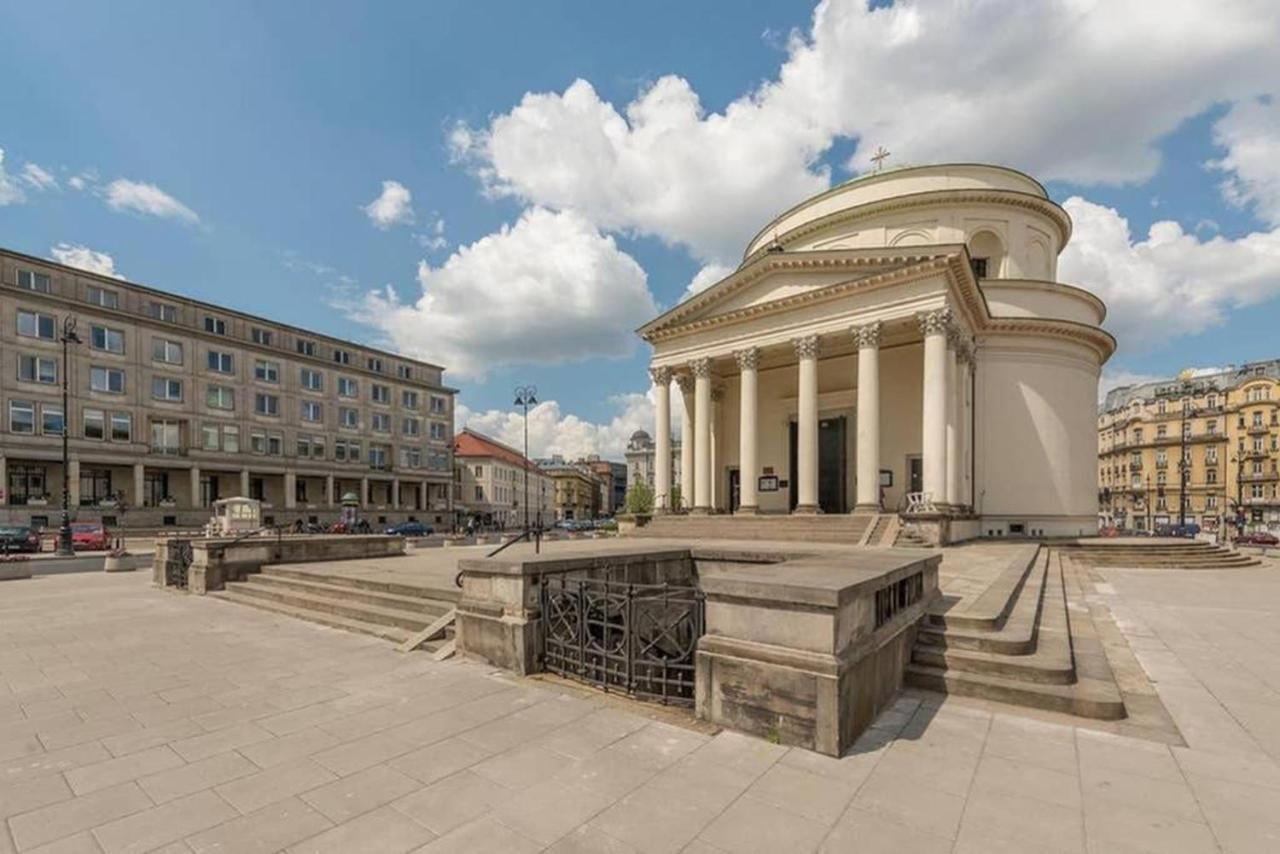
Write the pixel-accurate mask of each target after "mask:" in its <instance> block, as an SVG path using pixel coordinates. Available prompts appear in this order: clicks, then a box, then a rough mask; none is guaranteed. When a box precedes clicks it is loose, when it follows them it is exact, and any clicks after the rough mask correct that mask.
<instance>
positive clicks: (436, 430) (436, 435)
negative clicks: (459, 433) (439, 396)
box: [431, 421, 449, 441]
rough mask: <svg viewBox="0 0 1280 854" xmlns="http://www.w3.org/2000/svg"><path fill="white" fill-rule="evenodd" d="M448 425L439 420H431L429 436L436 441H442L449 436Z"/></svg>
mask: <svg viewBox="0 0 1280 854" xmlns="http://www.w3.org/2000/svg"><path fill="white" fill-rule="evenodd" d="M448 429H449V428H448V427H446V426H445V425H444V424H443V423H442V422H440V421H432V422H431V438H432V439H435V440H436V441H444V440H445V439H448V438H449V433H448Z"/></svg>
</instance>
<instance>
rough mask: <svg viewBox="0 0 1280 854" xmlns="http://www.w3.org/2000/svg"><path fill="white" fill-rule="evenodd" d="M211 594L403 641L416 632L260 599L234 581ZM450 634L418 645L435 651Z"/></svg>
mask: <svg viewBox="0 0 1280 854" xmlns="http://www.w3.org/2000/svg"><path fill="white" fill-rule="evenodd" d="M209 595H210V596H212V597H214V598H218V599H222V600H224V601H226V602H234V603H235V604H237V605H248V606H249V607H251V608H258V609H260V610H263V611H270V612H272V613H275V614H281V615H283V616H287V617H291V618H293V619H298V620H306V621H308V622H312V623H319V624H320V625H324V626H329V627H331V628H335V629H345V630H346V631H349V632H359V633H360V634H365V635H372V636H374V637H379V638H383V639H385V640H389V641H393V642H395V643H404V641H406V640H407V639H408V638H409V637H410V636H411V635H412V634H413V632H410V631H407V630H405V629H402V628H398V627H396V626H387V625H382V624H380V623H371V622H366V621H364V620H358V619H354V618H351V617H342V616H338V615H337V614H328V613H324V612H322V611H312V610H309V609H307V608H297V607H294V606H292V605H286V604H284V603H282V602H276V601H274V600H271V599H261V598H258V597H256V596H246V595H244V593H243V592H242V590H240V589H237V588H236V585H234V584H230V585H227V589H226V590H223V591H220V592H217V593H210V594H209ZM450 636H451V633H450ZM447 638H448V636H446V638H444V639H437V640H434V641H429V642H428V643H425V644H423V645H422V646H421V647H419V649H425V650H429V651H434V650H435V649H438V648H439V647H440V645H441V644H443V643H444V642H445V640H447Z"/></svg>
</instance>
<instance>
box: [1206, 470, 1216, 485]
mask: <svg viewBox="0 0 1280 854" xmlns="http://www.w3.org/2000/svg"><path fill="white" fill-rule="evenodd" d="M1204 482H1205V483H1217V482H1218V470H1217V469H1205V470H1204Z"/></svg>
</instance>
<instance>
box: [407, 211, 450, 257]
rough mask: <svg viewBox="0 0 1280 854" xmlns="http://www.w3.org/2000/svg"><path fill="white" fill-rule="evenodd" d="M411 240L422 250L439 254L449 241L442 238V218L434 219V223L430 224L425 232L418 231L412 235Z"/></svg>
mask: <svg viewBox="0 0 1280 854" xmlns="http://www.w3.org/2000/svg"><path fill="white" fill-rule="evenodd" d="M413 239H414V240H415V241H417V243H418V245H419V246H421V247H422V248H423V249H428V250H430V251H432V252H439V251H440V250H441V249H443V248H445V247H446V246H448V245H449V241H448V240H446V239H445V236H444V218H443V217H439V216H437V217H435V221H434V222H433V223H431V227H430V228H429V229H427V230H426V231H420V232H418V233H416V234H414V235H413Z"/></svg>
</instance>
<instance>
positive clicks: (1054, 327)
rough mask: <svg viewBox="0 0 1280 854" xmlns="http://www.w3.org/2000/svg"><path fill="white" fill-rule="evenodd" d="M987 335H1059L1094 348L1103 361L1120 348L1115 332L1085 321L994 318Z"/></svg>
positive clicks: (1058, 336)
mask: <svg viewBox="0 0 1280 854" xmlns="http://www.w3.org/2000/svg"><path fill="white" fill-rule="evenodd" d="M982 333H983V335H986V336H991V335H1042V336H1047V337H1050V338H1058V339H1060V340H1063V341H1070V342H1072V343H1075V344H1084V345H1086V346H1088V347H1091V348H1092V349H1093V350H1094V351H1095V352H1096V353H1097V354H1098V360H1099V364H1101V363H1103V362H1106V361H1107V359H1109V358H1111V354H1112V353H1114V352H1115V349H1116V339H1115V338H1114V337H1113V336H1112V335H1111V333H1109V332H1107V331H1105V330H1103V329H1101V328H1099V327H1097V326H1089V325H1088V324H1085V323H1077V322H1075V321H1074V320H1050V319H1045V318H1034V317H1025V318H1024V317H1018V318H1004V317H998V318H993V319H992V320H991V322H990V323H989V324H988V325H987V327H986V328H985V329H983V330H982Z"/></svg>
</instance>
